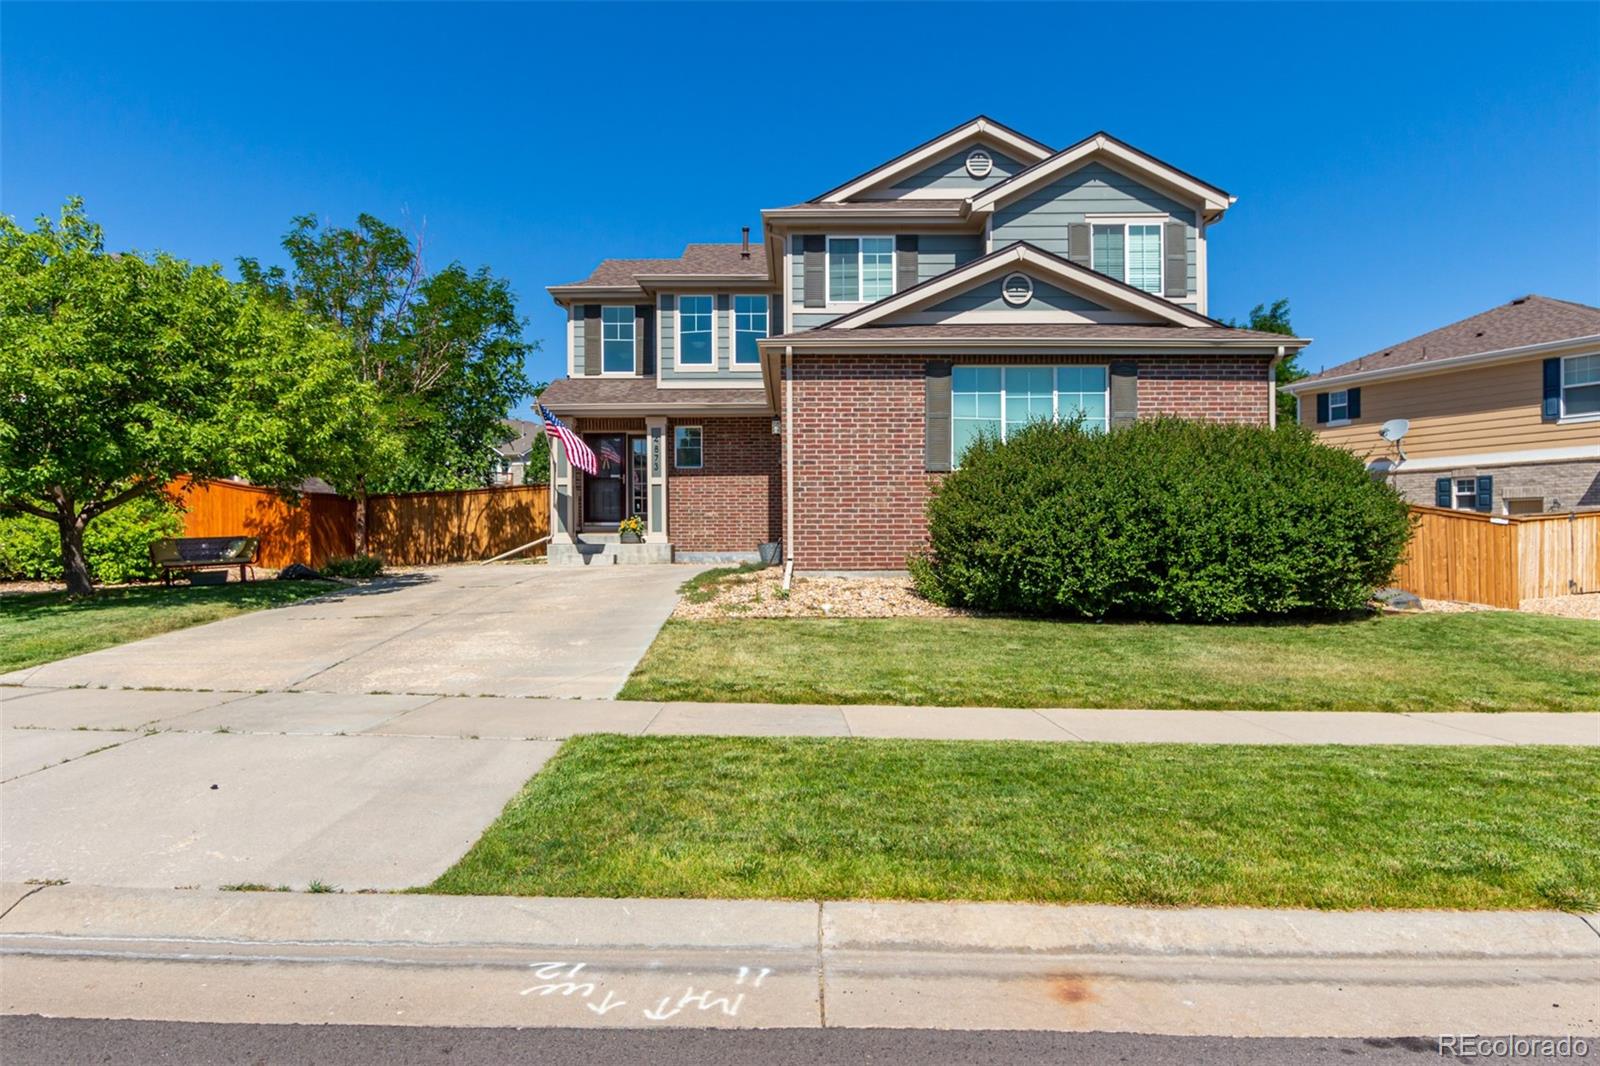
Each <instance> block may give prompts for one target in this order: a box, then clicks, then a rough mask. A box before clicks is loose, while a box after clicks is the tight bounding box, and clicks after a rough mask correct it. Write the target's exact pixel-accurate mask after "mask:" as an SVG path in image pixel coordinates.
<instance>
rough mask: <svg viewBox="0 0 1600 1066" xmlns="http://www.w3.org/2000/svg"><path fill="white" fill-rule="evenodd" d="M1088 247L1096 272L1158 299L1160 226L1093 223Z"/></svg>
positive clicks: (1156, 224)
mask: <svg viewBox="0 0 1600 1066" xmlns="http://www.w3.org/2000/svg"><path fill="white" fill-rule="evenodd" d="M1090 243H1091V250H1092V255H1093V259H1092V262H1091V265H1092V266H1093V267H1094V269H1095V270H1097V271H1099V272H1100V273H1102V274H1105V275H1106V276H1107V277H1113V278H1116V279H1117V280H1118V281H1122V282H1126V283H1127V284H1129V285H1132V286H1133V287H1134V288H1136V289H1143V290H1144V291H1145V292H1149V293H1154V294H1155V295H1157V296H1160V295H1161V293H1162V291H1163V290H1162V287H1161V224H1160V223H1159V222H1148V223H1146V222H1109V223H1106V222H1096V223H1095V224H1094V225H1093V226H1092V227H1090Z"/></svg>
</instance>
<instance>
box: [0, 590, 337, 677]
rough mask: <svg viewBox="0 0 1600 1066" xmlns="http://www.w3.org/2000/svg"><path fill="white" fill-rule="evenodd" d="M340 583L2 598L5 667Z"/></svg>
mask: <svg viewBox="0 0 1600 1066" xmlns="http://www.w3.org/2000/svg"><path fill="white" fill-rule="evenodd" d="M337 587H338V586H337V585H335V584H333V583H332V582H327V581H248V582H229V583H228V584H226V585H197V586H192V587H191V586H186V585H176V586H173V587H172V588H167V587H165V586H163V585H145V586H137V587H129V588H116V589H107V590H105V591H102V592H97V593H95V595H94V597H93V598H91V599H87V600H71V599H68V598H67V595H66V593H64V592H41V593H35V594H26V595H15V596H0V673H6V672H8V671H11V670H21V669H24V668H26V667H29V666H38V665H39V664H40V663H47V662H53V661H55V660H56V659H65V658H66V657H67V656H69V655H81V654H82V653H84V652H88V651H96V650H98V649H100V648H106V647H110V646H111V645H113V644H125V643H127V642H128V641H130V640H141V639H143V638H144V637H153V636H155V635H156V634H158V633H165V632H167V631H169V630H173V629H183V628H185V627H188V626H194V625H199V624H200V623H202V622H215V621H216V620H217V619H219V618H227V617H229V616H230V615H235V614H243V613H245V612H246V611H255V610H259V609H261V608H263V607H276V606H278V605H279V604H284V603H293V602H294V601H295V600H303V599H305V598H306V597H308V596H315V595H317V594H319V593H323V592H328V591H331V590H332V589H335V588H337Z"/></svg>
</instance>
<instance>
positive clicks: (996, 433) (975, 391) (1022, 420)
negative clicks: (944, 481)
mask: <svg viewBox="0 0 1600 1066" xmlns="http://www.w3.org/2000/svg"><path fill="white" fill-rule="evenodd" d="M1108 382H1109V378H1108V376H1107V372H1106V368H1105V367H1103V366H1007V367H999V366H958V367H954V368H952V369H951V372H950V445H951V458H952V459H953V460H954V461H955V463H956V464H957V465H959V464H960V462H961V456H962V453H964V452H965V451H966V450H967V447H968V446H969V445H971V443H972V442H973V441H974V440H976V439H977V438H978V437H979V436H982V435H987V436H989V437H991V438H993V439H995V440H1001V441H1003V440H1005V439H1006V438H1007V437H1008V436H1010V435H1012V434H1014V433H1016V432H1017V431H1018V430H1020V429H1022V427H1024V426H1026V425H1027V424H1028V423H1029V422H1036V421H1050V420H1052V419H1061V420H1066V419H1074V418H1076V419H1081V424H1082V426H1083V427H1084V428H1085V429H1091V430H1104V429H1105V428H1106V427H1107V424H1108V421H1107V417H1106V412H1107V409H1108V407H1109V396H1108V392H1107V389H1108Z"/></svg>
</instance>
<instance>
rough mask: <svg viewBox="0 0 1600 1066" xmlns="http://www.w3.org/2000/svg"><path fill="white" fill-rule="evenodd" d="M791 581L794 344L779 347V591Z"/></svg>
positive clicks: (785, 588) (785, 589) (786, 587)
mask: <svg viewBox="0 0 1600 1066" xmlns="http://www.w3.org/2000/svg"><path fill="white" fill-rule="evenodd" d="M793 581H794V348H793V347H792V346H785V347H784V349H783V591H785V592H788V591H789V586H790V584H792V583H793Z"/></svg>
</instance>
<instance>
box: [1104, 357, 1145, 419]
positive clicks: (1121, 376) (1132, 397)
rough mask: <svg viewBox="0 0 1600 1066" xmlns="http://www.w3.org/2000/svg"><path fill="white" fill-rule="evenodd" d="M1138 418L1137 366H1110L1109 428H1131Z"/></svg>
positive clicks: (1130, 364) (1124, 364) (1115, 364)
mask: <svg viewBox="0 0 1600 1066" xmlns="http://www.w3.org/2000/svg"><path fill="white" fill-rule="evenodd" d="M1138 417H1139V364H1138V363H1112V364H1111V428H1112V429H1116V428H1117V427H1118V426H1131V425H1133V423H1134V422H1135V421H1136V420H1137V419H1138Z"/></svg>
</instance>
